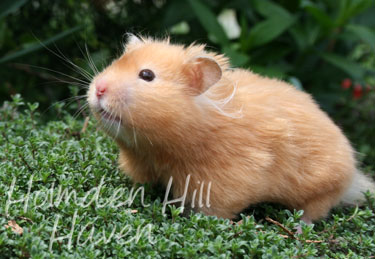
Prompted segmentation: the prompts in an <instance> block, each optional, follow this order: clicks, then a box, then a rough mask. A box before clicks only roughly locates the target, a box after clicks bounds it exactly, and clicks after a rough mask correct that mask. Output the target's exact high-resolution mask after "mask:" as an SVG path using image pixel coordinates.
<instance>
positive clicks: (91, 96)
mask: <svg viewBox="0 0 375 259" xmlns="http://www.w3.org/2000/svg"><path fill="white" fill-rule="evenodd" d="M87 102H88V104H89V106H90V108H91V109H96V110H97V109H99V102H98V98H97V97H96V95H95V87H94V86H93V85H90V88H89V90H88V92H87Z"/></svg>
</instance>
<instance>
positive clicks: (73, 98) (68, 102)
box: [43, 94, 87, 113]
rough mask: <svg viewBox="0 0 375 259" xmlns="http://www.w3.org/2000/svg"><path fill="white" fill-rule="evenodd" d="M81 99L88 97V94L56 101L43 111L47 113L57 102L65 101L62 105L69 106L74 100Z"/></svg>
mask: <svg viewBox="0 0 375 259" xmlns="http://www.w3.org/2000/svg"><path fill="white" fill-rule="evenodd" d="M81 99H87V94H85V95H78V96H72V97H68V98H66V99H64V100H61V101H57V102H54V103H53V104H51V105H50V106H48V108H47V109H45V110H44V111H43V113H46V112H47V111H48V110H49V109H51V108H52V107H53V106H55V105H56V104H60V103H64V105H63V106H62V107H66V106H69V105H70V104H72V103H73V102H74V101H78V100H81ZM66 101H67V103H65V102H66Z"/></svg>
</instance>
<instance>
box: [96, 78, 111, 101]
mask: <svg viewBox="0 0 375 259" xmlns="http://www.w3.org/2000/svg"><path fill="white" fill-rule="evenodd" d="M107 85H108V84H107V82H106V81H105V79H103V78H99V79H98V80H97V81H96V83H95V87H96V96H97V97H100V96H102V95H104V93H105V91H106V90H107Z"/></svg>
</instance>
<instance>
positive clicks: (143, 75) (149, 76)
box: [138, 69, 155, 82]
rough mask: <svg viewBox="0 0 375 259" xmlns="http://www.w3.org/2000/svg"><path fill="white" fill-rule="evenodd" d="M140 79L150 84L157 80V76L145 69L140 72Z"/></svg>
mask: <svg viewBox="0 0 375 259" xmlns="http://www.w3.org/2000/svg"><path fill="white" fill-rule="evenodd" d="M138 76H139V78H141V79H143V80H145V81H147V82H150V81H152V80H154V78H155V74H154V72H152V71H151V70H150V69H143V70H141V72H139V75H138Z"/></svg>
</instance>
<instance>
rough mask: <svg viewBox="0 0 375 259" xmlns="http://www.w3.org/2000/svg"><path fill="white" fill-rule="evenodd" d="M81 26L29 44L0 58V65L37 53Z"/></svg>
mask: <svg viewBox="0 0 375 259" xmlns="http://www.w3.org/2000/svg"><path fill="white" fill-rule="evenodd" d="M81 28H82V26H76V27H73V28H71V29H69V30H66V31H64V32H61V33H59V34H57V35H55V36H53V37H51V38H49V39H47V40H45V41H42V42H35V43H31V44H30V45H28V47H27V48H24V49H21V50H19V51H16V52H13V53H11V54H8V55H6V56H4V57H2V58H0V64H1V63H5V62H8V61H10V60H13V59H16V58H19V57H22V56H24V55H26V54H29V53H31V52H34V51H37V50H39V49H41V48H43V47H44V46H47V45H48V44H50V43H52V42H55V41H58V40H60V39H62V38H65V37H66V36H68V35H70V34H72V33H74V32H76V31H78V30H79V29H81Z"/></svg>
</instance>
